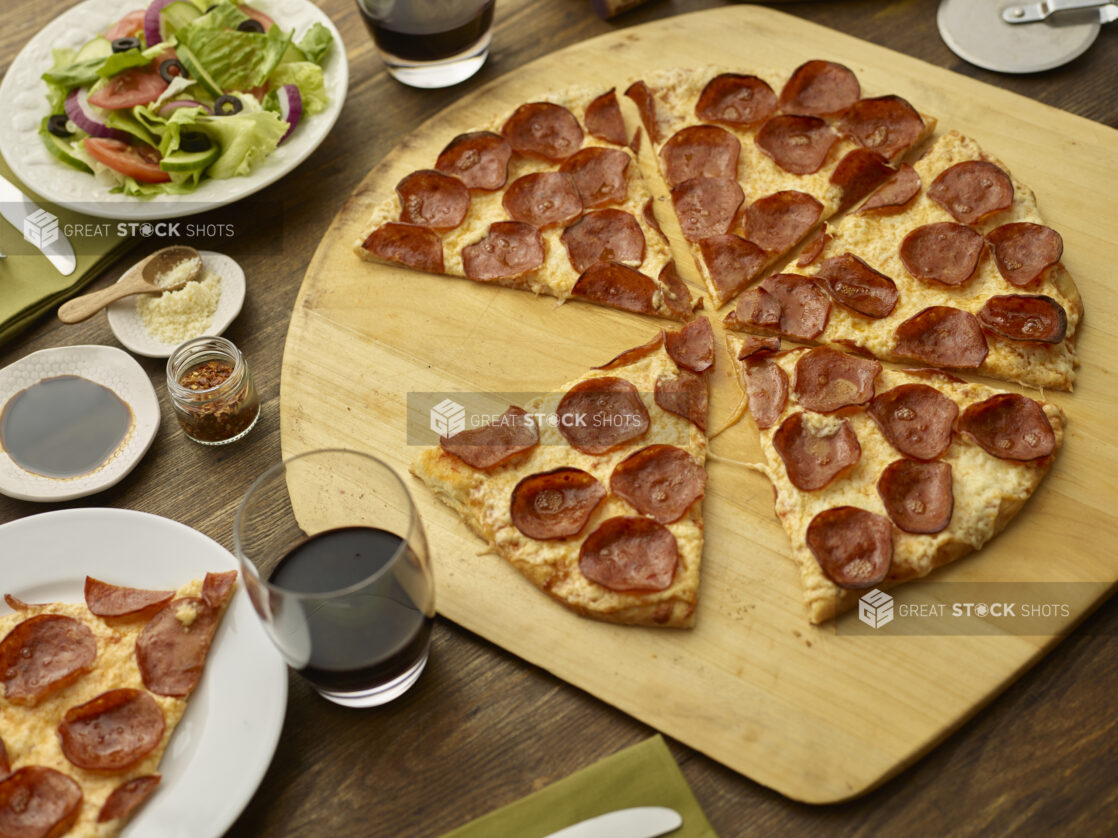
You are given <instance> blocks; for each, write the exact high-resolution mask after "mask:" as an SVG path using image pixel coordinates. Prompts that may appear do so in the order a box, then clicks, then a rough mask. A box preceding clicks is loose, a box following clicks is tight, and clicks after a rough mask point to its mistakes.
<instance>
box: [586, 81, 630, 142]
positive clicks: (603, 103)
mask: <svg viewBox="0 0 1118 838" xmlns="http://www.w3.org/2000/svg"><path fill="white" fill-rule="evenodd" d="M583 121H584V122H585V123H586V130H587V131H589V132H590V135H591V136H594V137H597V138H598V139H599V140H605V141H606V142H607V143H613V144H614V145H625V142H626V137H625V120H623V119H622V118H621V106H620V105H619V104H618V103H617V93H616V92H615V88H612V87H611V88H610V89H609V90H607V91H606V92H605V93H603V94H602V95H601V96H599V97H598V98H597V99H595V100H594V101H592V102H591V103H590V104H589V105H587V106H586V114H585V115H584V119H583Z"/></svg>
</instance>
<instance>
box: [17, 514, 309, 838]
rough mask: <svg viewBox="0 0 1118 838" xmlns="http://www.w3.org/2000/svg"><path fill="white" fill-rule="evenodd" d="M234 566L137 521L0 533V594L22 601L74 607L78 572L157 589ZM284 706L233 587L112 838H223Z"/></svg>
mask: <svg viewBox="0 0 1118 838" xmlns="http://www.w3.org/2000/svg"><path fill="white" fill-rule="evenodd" d="M233 569H239V567H238V564H237V560H236V559H234V558H233V556H232V555H231V554H230V553H229V552H228V551H227V550H225V549H224V548H223V547H221V545H219V544H218V543H217V542H215V541H212V540H211V539H209V538H207V537H206V536H204V535H202V534H201V533H199V532H196V531H195V530H192V529H191V528H190V527H187V526H185V525H183V524H180V523H178V522H176V521H170V520H168V519H166V518H160V517H158V516H155V515H148V514H146V513H143V512H133V511H131V510H125V509H97V508H92V509H66V510H62V511H59V512H47V513H44V514H42V515H33V516H31V517H29V518H21V519H19V520H17V521H12V522H11V523H9V524H5V525H3V526H0V578H2V579H3V580H4V581H3V583H2V587H3V590H0V593H10V594H14V595H15V596H17V597H19V598H20V599H23V600H25V601H28V602H81V600H82V597H83V588H82V586H83V584H84V582H85V577H86V575H87V574H88V575H90V576H96V577H97V578H98V579H104V580H105V581H107V582H114V583H117V584H122V585H131V586H135V587H140V588H155V589H167V588H178V587H180V586H182V585H183V584H185V583H186V582H189V581H190V580H191V579H200V578H201V577H202V576H204V575H205V573H206V572H207V571H224V570H233ZM239 584H240V583H238V585H239ZM8 611H9V609H8V607H7V606H6V605H4V604H3V603H2V602H0V613H4V614H6V613H8ZM286 709H287V667H286V666H285V665H284V663H283V660H282V659H281V658H280V656H279V653H278V652H277V651H276V650H275V648H274V647H273V646H272V643H271V641H270V640H269V639H268V637H267V636H266V635H265V634H264V629H263V627H262V626H261V625H260V620H259V619H258V618H257V616H256V614H255V612H254V611H253V610H252V604H251V603H250V602H249V599H248V596H247V595H246V594H245V592H244V589H243V588H242V587H238V590H237V592H236V594H235V595H234V599H233V602H232V604H231V605H230V606H229V610H228V611H227V612H226V614H225V618H224V620H223V621H222V625H221V626H220V627H219V629H218V632H217V637H216V638H215V639H214V644H213V646H212V647H211V648H210V654H209V657H208V658H207V660H206V666H205V670H204V672H203V674H202V680H201V682H200V683H199V684H198V688H197V689H196V690H195V691H194V693H193V694H192V695H191V697H190V703H189V705H188V706H187V709H186V714H185V715H184V716H183V718H182V721H181V722H180V724H179V726H178V728H177V729H176V730H175V732H174V735H173V736H172V738H171V742H170V745H169V746H168V748H167V750H166V752H165V753H164V755H163V761H162V762H161V763H160V766H159V772H160V773H161V774H162V775H163V780H162V782H161V783H160V784H159V787H158V789H156V791H155V794H154V795H152V797H151V799H150V800H149V801H148V802H147V803H145V804H144V806H143V808H141V809H139V810H138V811H137V813H136V816H135V817H134V818H133V819H132V820H131V821H130V822H129V824H128V826H127V827H126V828H125V829H124V831H123V832H122V833H121V835H122V838H149V836H155V838H217V836H220V835H222V834H223V833H224V832H225V831H226V830H227V829H228V828H229V827H230V826H231V825H232V823H233V821H234V820H236V819H237V816H238V815H239V814H240V813H241V811H242V810H243V809H244V807H245V805H246V804H247V803H248V801H249V800H250V799H251V798H252V795H253V794H254V793H255V792H256V788H257V786H258V785H260V780H261V779H262V778H263V776H264V772H265V771H266V770H267V768H268V764H269V763H270V762H271V761H272V755H273V754H274V753H275V750H276V743H277V742H278V741H279V735H280V730H281V728H282V727H283V717H284V713H285V711H286Z"/></svg>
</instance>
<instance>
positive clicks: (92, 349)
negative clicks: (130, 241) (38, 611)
mask: <svg viewBox="0 0 1118 838" xmlns="http://www.w3.org/2000/svg"><path fill="white" fill-rule="evenodd" d="M60 375H77V376H80V377H82V378H84V379H86V380H88V381H93V382H95V383H97V384H100V385H101V386H103V387H107V388H108V389H110V390H112V391H113V392H114V393H116V395H117V396H119V397H120V400H121V401H123V402H124V403H125V404H126V405H128V407H129V409H130V410H131V411H132V430H131V432H130V435H129V436H128V438H127V439H126V440H125V442H124V443H123V444H122V445H121V447H120V448H118V449H117V451H116V453H115V454H113V456H112V457H111V458H110V459H109V461H108V462H106V463H105V464H104V465H102V466H101V467H100V468H98V469H96V470H95V471H92V472H90V473H89V474H84V475H82V476H80V477H71V478H66V479H60V478H55V477H44V476H43V475H41V474H33V473H32V472H29V471H26V470H24V469H22V468H20V467H19V466H17V465H16V464H15V462H13V460H12V458H11V457H9V456H8V454H7V453H6V452H5V451H3V450H2V449H0V494H5V495H7V496H8V497H10V498H18V499H19V500H34V501H60V500H73V499H74V498H82V497H85V496H86V495H92V494H93V493H94V492H100V491H101V490H103V489H107V488H109V487H110V486H115V485H116V484H117V483H119V482H120V481H121V480H122V479H123V478H124V476H125V475H126V474H128V472H130V471H132V469H133V468H135V466H136V464H137V463H138V462H140V460H141V459H143V456H144V454H146V453H147V450H148V448H150V447H151V443H152V440H153V439H155V432H156V431H157V430H158V429H159V400H158V399H157V398H156V396H155V390H154V389H153V388H152V386H151V379H150V378H148V374H147V373H146V372H144V368H143V367H141V366H140V365H139V364H138V363H137V362H136V359H135V358H133V357H132V356H131V355H129V354H128V353H127V352H125V351H124V350H122V349H117V348H116V347H113V346H60V347H56V348H54V349H40V350H39V351H38V352H32V353H31V354H30V355H26V356H24V357H23V358H20V359H19V360H18V361H15V362H14V363H11V364H9V365H8V366H6V367H4V368H3V369H0V411H2V410H3V408H4V406H5V405H7V404H8V402H9V401H11V399H12V397H13V396H15V395H16V394H17V393H19V392H20V391H21V390H26V389H27V388H28V387H30V386H32V385H33V384H37V383H38V382H40V381H42V380H43V379H44V378H55V377H57V376H60ZM6 555H8V554H7V553H5V552H4V551H3V550H2V549H0V556H6ZM0 578H3V577H2V576H0Z"/></svg>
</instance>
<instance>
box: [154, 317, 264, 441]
mask: <svg viewBox="0 0 1118 838" xmlns="http://www.w3.org/2000/svg"><path fill="white" fill-rule="evenodd" d="M167 393H168V394H169V395H170V397H171V405H172V407H174V409H175V416H176V417H177V418H178V420H179V424H180V425H181V426H182V429H183V431H185V432H186V435H187V436H188V437H190V438H191V439H193V440H194V441H195V442H200V443H202V444H203V445H224V444H225V443H228V442H235V441H236V440H238V439H240V438H241V437H243V436H244V435H245V434H247V433H248V432H249V431H251V430H252V426H253V425H255V424H256V419H257V417H258V416H259V415H260V398H259V397H258V396H257V395H256V386H255V385H254V384H253V381H252V373H251V372H249V369H248V364H247V363H246V362H245V357H244V355H242V354H241V351H240V350H239V349H237V347H236V346H234V345H233V344H232V343H231V342H230V341H228V340H226V339H225V338H221V337H209V336H202V337H197V338H192V339H191V340H188V341H186V342H185V343H182V344H180V345H179V346H178V347H177V348H176V349H175V351H174V352H172V353H171V357H170V358H168V359H167Z"/></svg>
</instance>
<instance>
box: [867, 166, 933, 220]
mask: <svg viewBox="0 0 1118 838" xmlns="http://www.w3.org/2000/svg"><path fill="white" fill-rule="evenodd" d="M923 187H924V184H923V183H922V182H921V180H920V175H918V174H917V173H916V169H914V168H912V166H910V165H908V163H902V164H901V167H900V168H899V169H897V173H896V174H895V175H893V176H892V177H891V178H889V180H887V181H885V183H883V184H881V186H879V187H878V188H877V191H876V192H874V193H873V194H872V195H870V197H869V198H867V199H866V202H865V203H864V204H862V206H861V207H859V208H858V213H857V214H858V215H863V214H865V213H869V212H878V213H881V214H884V213H886V212H893V211H896V210H899V209H903V208H904V207H906V206H908V203H909V201H911V200H912V199H913V198H915V197H916V196H917V195H918V194H920V190H921V189H922V188H923Z"/></svg>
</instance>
